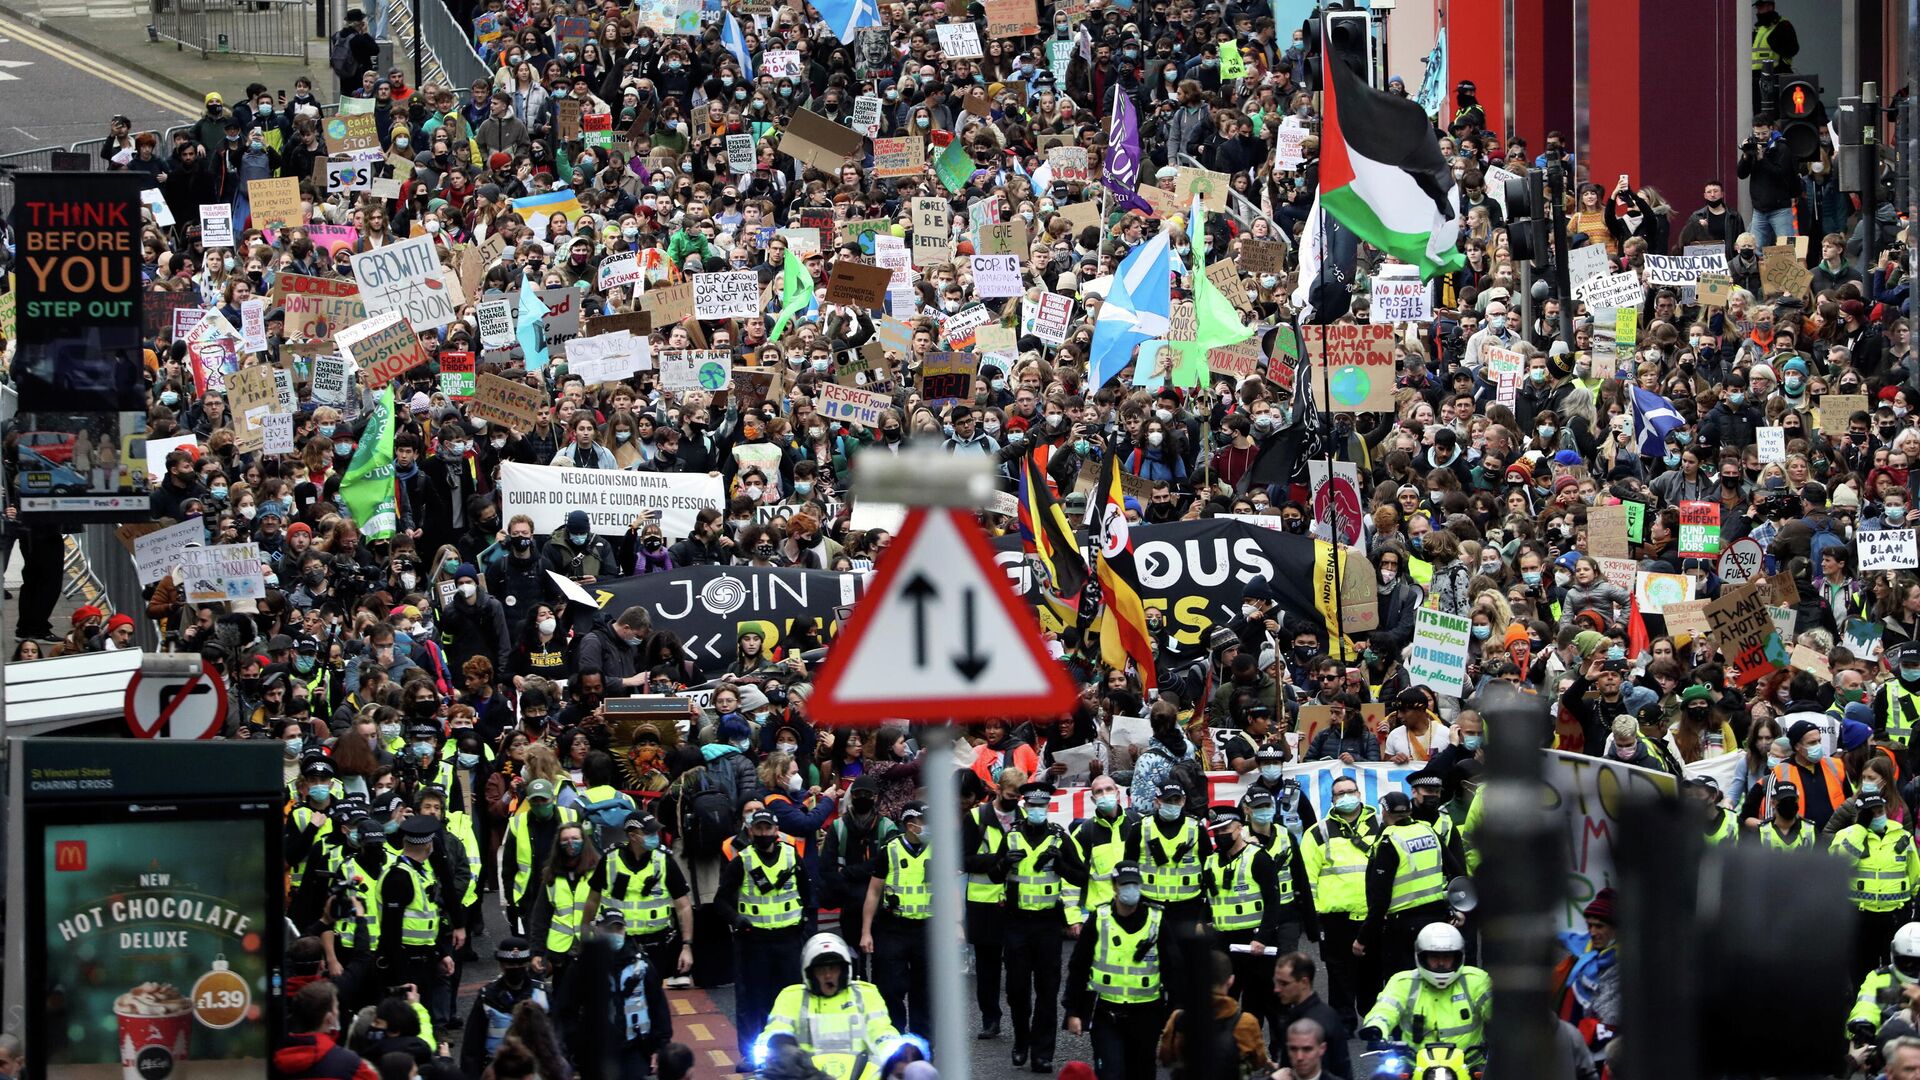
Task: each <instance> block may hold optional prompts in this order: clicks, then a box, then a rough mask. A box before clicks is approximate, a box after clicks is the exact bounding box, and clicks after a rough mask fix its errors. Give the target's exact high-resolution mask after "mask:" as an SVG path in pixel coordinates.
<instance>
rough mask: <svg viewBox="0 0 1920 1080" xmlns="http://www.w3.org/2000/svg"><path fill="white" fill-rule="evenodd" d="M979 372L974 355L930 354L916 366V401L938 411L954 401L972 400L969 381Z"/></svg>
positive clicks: (962, 353)
mask: <svg viewBox="0 0 1920 1080" xmlns="http://www.w3.org/2000/svg"><path fill="white" fill-rule="evenodd" d="M979 370H980V357H979V356H978V355H977V354H974V353H964V352H943V353H930V354H929V355H928V356H927V359H926V361H925V362H924V363H922V364H921V365H920V378H919V381H918V389H919V391H920V400H921V402H922V403H924V404H925V405H927V406H928V407H929V408H934V409H938V408H940V407H941V406H943V405H951V404H953V403H954V402H957V401H971V400H973V380H974V376H975V375H976V374H978V372H979Z"/></svg>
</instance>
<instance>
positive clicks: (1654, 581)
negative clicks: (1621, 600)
mask: <svg viewBox="0 0 1920 1080" xmlns="http://www.w3.org/2000/svg"><path fill="white" fill-rule="evenodd" d="M1694 588H1695V583H1694V580H1693V579H1692V578H1690V577H1688V576H1687V575H1685V574H1655V573H1649V572H1647V571H1645V570H1642V571H1641V572H1639V573H1637V574H1635V575H1633V598H1634V599H1635V600H1636V601H1638V602H1639V604H1640V610H1641V611H1642V612H1643V613H1645V614H1648V615H1658V614H1660V613H1661V612H1663V611H1665V610H1666V607H1667V605H1668V604H1675V603H1685V602H1687V601H1688V600H1691V599H1693V590H1694Z"/></svg>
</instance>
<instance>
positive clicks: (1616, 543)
mask: <svg viewBox="0 0 1920 1080" xmlns="http://www.w3.org/2000/svg"><path fill="white" fill-rule="evenodd" d="M1587 553H1588V554H1590V555H1594V556H1605V557H1608V558H1614V559H1626V558H1631V557H1632V556H1633V548H1632V545H1631V542H1630V541H1629V540H1628V539H1627V508H1626V507H1625V506H1624V505H1620V506H1595V507H1593V508H1591V509H1589V510H1588V511H1587ZM1628 587H1629V588H1631V586H1628Z"/></svg>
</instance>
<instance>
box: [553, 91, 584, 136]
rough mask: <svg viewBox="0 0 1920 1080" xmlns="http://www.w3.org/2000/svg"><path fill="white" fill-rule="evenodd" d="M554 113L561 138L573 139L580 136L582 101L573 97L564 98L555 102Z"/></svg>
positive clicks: (555, 123)
mask: <svg viewBox="0 0 1920 1080" xmlns="http://www.w3.org/2000/svg"><path fill="white" fill-rule="evenodd" d="M553 115H554V126H555V127H556V128H558V129H559V135H560V138H562V139H564V140H567V141H572V140H574V139H578V138H579V137H580V130H581V129H580V102H578V101H576V100H574V99H573V98H562V99H560V100H559V101H557V102H555V103H554V108H553Z"/></svg>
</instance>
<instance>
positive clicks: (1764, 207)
mask: <svg viewBox="0 0 1920 1080" xmlns="http://www.w3.org/2000/svg"><path fill="white" fill-rule="evenodd" d="M1737 171H1738V175H1739V177H1740V179H1742V180H1745V181H1747V195H1748V197H1749V198H1751V199H1752V201H1753V236H1754V239H1755V240H1756V241H1758V242H1759V248H1760V250H1762V251H1765V250H1766V249H1767V248H1769V247H1772V246H1773V245H1774V243H1775V242H1776V241H1778V240H1785V239H1791V238H1792V237H1793V236H1794V235H1795V233H1794V226H1793V200H1794V196H1795V195H1797V194H1798V193H1799V191H1800V177H1799V173H1800V168H1799V165H1798V163H1797V162H1796V161H1795V159H1794V155H1793V151H1792V150H1790V149H1788V147H1787V143H1786V139H1785V137H1784V136H1782V135H1781V134H1780V132H1779V131H1777V130H1775V128H1774V115H1773V114H1772V113H1770V112H1762V113H1757V114H1755V116H1754V118H1753V134H1751V135H1749V136H1748V137H1747V140H1746V141H1745V142H1743V143H1741V144H1740V163H1739V165H1738V167H1737Z"/></svg>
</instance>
